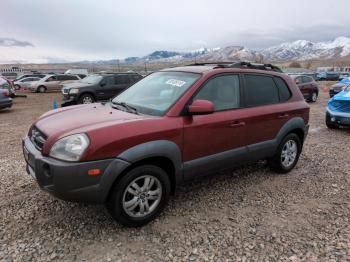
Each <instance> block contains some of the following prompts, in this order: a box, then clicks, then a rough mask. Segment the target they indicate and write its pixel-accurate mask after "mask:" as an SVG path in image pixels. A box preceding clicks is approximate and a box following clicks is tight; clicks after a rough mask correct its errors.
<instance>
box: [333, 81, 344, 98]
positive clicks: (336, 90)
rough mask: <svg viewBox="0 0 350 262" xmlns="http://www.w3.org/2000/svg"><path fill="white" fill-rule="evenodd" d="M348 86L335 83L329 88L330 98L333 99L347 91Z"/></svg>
mask: <svg viewBox="0 0 350 262" xmlns="http://www.w3.org/2000/svg"><path fill="white" fill-rule="evenodd" d="M347 85H348V84H346V83H341V82H339V83H335V84H334V85H332V86H331V87H330V88H329V97H333V96H335V95H336V94H338V93H340V92H341V91H343V90H344V89H345V87H346V86H347Z"/></svg>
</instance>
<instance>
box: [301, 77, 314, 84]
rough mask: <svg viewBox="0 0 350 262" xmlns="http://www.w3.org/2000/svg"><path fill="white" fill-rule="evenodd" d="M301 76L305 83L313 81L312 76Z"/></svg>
mask: <svg viewBox="0 0 350 262" xmlns="http://www.w3.org/2000/svg"><path fill="white" fill-rule="evenodd" d="M301 78H302V80H303V83H310V82H312V80H311V78H310V77H308V76H302V77H301Z"/></svg>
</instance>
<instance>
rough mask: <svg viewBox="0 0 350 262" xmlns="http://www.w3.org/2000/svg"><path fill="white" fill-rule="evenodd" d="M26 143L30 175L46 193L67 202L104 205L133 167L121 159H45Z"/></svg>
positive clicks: (25, 153)
mask: <svg viewBox="0 0 350 262" xmlns="http://www.w3.org/2000/svg"><path fill="white" fill-rule="evenodd" d="M22 144H23V154H24V157H25V160H26V162H27V168H26V169H27V173H28V174H30V175H31V176H32V177H33V178H34V179H35V180H36V181H37V183H38V185H39V186H40V187H41V188H42V189H43V190H45V191H47V192H48V193H50V194H51V195H53V196H55V197H57V198H60V199H63V200H67V201H73V202H84V203H104V202H105V201H106V199H107V197H108V193H109V191H110V189H111V186H112V185H113V183H114V181H115V179H116V178H117V177H118V175H119V174H121V172H122V171H123V170H125V168H127V167H128V166H129V165H130V164H129V163H128V162H126V161H124V160H121V159H106V160H99V161H90V162H66V161H61V160H57V159H54V158H51V157H45V156H43V155H42V154H41V152H40V151H38V150H37V149H36V148H35V146H34V145H33V144H32V142H31V141H30V139H29V138H28V137H26V138H24V139H23V143H22ZM90 169H100V170H101V174H100V175H97V176H90V175H88V170H90Z"/></svg>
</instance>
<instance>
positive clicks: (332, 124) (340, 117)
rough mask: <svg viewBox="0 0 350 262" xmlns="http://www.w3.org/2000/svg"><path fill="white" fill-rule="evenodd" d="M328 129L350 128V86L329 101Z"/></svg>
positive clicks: (327, 111)
mask: <svg viewBox="0 0 350 262" xmlns="http://www.w3.org/2000/svg"><path fill="white" fill-rule="evenodd" d="M326 125H327V127H328V128H333V129H334V128H339V127H340V126H348V127H350V85H347V86H346V88H345V89H344V90H343V91H341V92H340V93H338V94H337V95H335V96H333V98H331V99H330V100H329V101H328V106H327V110H326Z"/></svg>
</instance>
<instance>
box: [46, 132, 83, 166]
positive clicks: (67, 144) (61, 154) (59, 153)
mask: <svg viewBox="0 0 350 262" xmlns="http://www.w3.org/2000/svg"><path fill="white" fill-rule="evenodd" d="M89 144H90V140H89V138H88V137H87V135H85V134H76V135H71V136H67V137H63V138H61V139H60V140H58V141H57V142H56V143H55V144H54V145H53V146H52V148H51V150H50V154H49V155H50V156H51V157H54V158H57V159H61V160H65V161H79V160H80V158H81V156H82V155H83V154H84V152H85V150H86V148H87V147H88V146H89Z"/></svg>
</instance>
